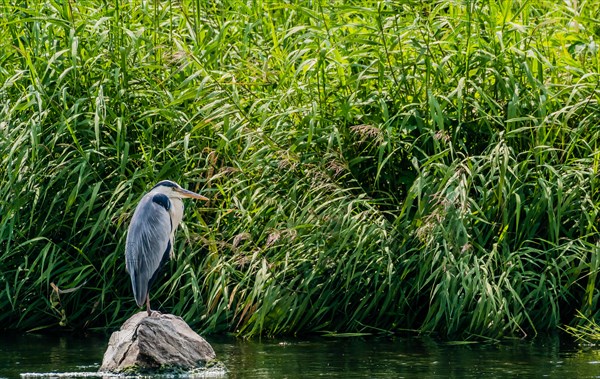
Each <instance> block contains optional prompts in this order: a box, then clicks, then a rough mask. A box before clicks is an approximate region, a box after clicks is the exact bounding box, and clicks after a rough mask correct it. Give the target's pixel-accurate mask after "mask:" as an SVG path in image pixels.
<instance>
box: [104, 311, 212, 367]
mask: <svg viewBox="0 0 600 379" xmlns="http://www.w3.org/2000/svg"><path fill="white" fill-rule="evenodd" d="M215 358H216V355H215V351H214V350H213V348H212V347H211V346H210V344H209V343H208V342H206V341H205V340H204V338H202V337H200V336H199V335H198V334H197V333H196V332H194V331H193V330H192V329H191V328H190V327H189V325H188V324H187V323H186V322H185V321H183V319H182V318H181V317H178V316H174V315H171V314H161V313H159V312H153V313H152V316H148V313H146V312H140V313H137V314H135V315H133V316H132V317H130V318H129V320H127V321H125V323H124V324H123V326H121V329H120V330H119V331H117V332H114V333H113V334H112V335H111V336H110V340H109V342H108V348H107V349H106V352H105V353H104V358H103V359H102V366H101V367H100V370H99V371H101V372H113V373H119V372H124V371H152V370H158V369H161V370H164V369H178V370H192V369H195V368H199V367H203V366H204V365H205V364H206V363H207V362H209V361H212V360H214V359H215Z"/></svg>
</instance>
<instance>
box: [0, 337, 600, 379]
mask: <svg viewBox="0 0 600 379" xmlns="http://www.w3.org/2000/svg"><path fill="white" fill-rule="evenodd" d="M207 340H208V341H209V342H210V343H211V345H212V346H213V348H214V349H215V352H216V353H217V357H218V359H220V360H221V361H222V362H223V363H224V364H225V366H226V367H227V369H228V373H227V374H225V375H224V377H225V378H289V379H295V378H314V377H325V378H483V377H487V378H515V377H520V378H521V377H531V378H542V377H548V378H561V379H566V378H600V347H581V346H578V345H576V344H573V343H572V342H566V341H565V340H564V339H563V341H561V339H559V338H558V337H544V338H537V339H535V340H533V341H518V340H515V341H505V342H502V343H497V344H490V343H474V344H463V343H458V342H457V343H453V342H443V341H436V340H434V339H430V338H415V337H413V338H374V337H369V338H357V337H352V338H339V337H338V338H326V337H320V338H311V339H294V338H284V339H262V340H250V341H246V340H239V339H235V338H230V337H218V336H209V337H208V338H207ZM107 341H108V337H104V336H102V337H99V336H87V337H75V336H48V335H14V334H9V335H2V336H0V379H2V378H9V379H27V378H31V377H39V376H42V377H48V378H55V377H61V378H64V377H65V376H64V375H63V374H61V373H74V374H68V375H69V376H76V374H75V373H79V374H77V375H80V376H84V375H85V373H93V372H95V371H97V370H98V367H99V365H100V363H101V360H102V355H103V354H104V350H105V349H106V344H107ZM24 374H25V375H24ZM40 374H42V375H40ZM67 377H68V376H67Z"/></svg>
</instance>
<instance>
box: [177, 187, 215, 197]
mask: <svg viewBox="0 0 600 379" xmlns="http://www.w3.org/2000/svg"><path fill="white" fill-rule="evenodd" d="M176 191H177V192H179V193H180V194H181V196H182V197H189V198H191V199H198V200H210V199H209V198H208V197H206V196H202V195H200V194H197V193H196V192H192V191H188V190H186V189H183V188H177V189H176Z"/></svg>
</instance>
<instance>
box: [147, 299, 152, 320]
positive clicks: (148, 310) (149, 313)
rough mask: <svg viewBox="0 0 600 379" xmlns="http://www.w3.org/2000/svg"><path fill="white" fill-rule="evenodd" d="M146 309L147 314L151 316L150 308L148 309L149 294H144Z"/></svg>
mask: <svg viewBox="0 0 600 379" xmlns="http://www.w3.org/2000/svg"><path fill="white" fill-rule="evenodd" d="M146 311H147V312H148V316H152V310H151V309H150V294H147V295H146Z"/></svg>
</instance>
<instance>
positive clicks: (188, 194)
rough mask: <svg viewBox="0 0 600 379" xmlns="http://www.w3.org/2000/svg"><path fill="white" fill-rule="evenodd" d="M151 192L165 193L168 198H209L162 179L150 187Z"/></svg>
mask: <svg viewBox="0 0 600 379" xmlns="http://www.w3.org/2000/svg"><path fill="white" fill-rule="evenodd" d="M151 192H154V193H162V194H164V195H166V196H167V197H168V198H169V199H183V198H190V199H199V200H209V199H208V197H205V196H202V195H200V194H197V193H196V192H192V191H188V190H186V189H184V188H182V187H181V186H180V185H179V184H177V183H175V182H172V181H170V180H163V181H161V182H158V183H157V184H156V185H155V186H154V187H152V190H151Z"/></svg>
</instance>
